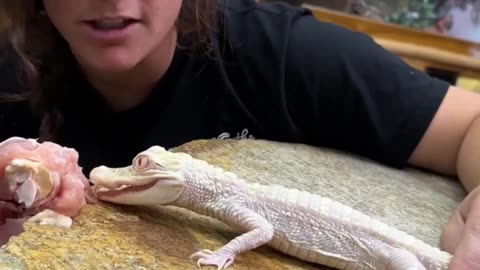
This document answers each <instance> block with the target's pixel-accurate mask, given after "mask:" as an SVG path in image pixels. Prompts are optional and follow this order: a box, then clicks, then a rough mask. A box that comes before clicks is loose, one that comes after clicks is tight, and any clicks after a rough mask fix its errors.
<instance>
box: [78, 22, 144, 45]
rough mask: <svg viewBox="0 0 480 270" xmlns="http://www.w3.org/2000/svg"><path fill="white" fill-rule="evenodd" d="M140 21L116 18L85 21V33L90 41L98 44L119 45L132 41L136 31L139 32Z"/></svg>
mask: <svg viewBox="0 0 480 270" xmlns="http://www.w3.org/2000/svg"><path fill="white" fill-rule="evenodd" d="M140 22H141V21H140V20H138V19H132V18H126V17H115V18H99V19H91V20H85V21H83V25H84V26H86V27H83V29H84V30H85V33H86V34H87V36H88V37H89V38H90V39H93V40H94V41H95V42H96V43H97V42H99V43H98V44H102V46H103V45H107V46H111V45H115V46H116V45H118V44H122V43H124V42H125V41H126V40H128V39H130V38H131V37H132V35H133V34H134V33H135V31H137V30H138V26H139V25H140Z"/></svg>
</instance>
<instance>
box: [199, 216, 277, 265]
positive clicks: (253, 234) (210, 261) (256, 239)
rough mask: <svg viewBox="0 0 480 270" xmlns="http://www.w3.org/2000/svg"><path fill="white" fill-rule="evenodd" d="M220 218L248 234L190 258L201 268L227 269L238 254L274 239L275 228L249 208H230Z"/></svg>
mask: <svg viewBox="0 0 480 270" xmlns="http://www.w3.org/2000/svg"><path fill="white" fill-rule="evenodd" d="M218 218H219V219H220V220H222V221H223V222H225V223H227V224H229V225H231V226H234V227H239V228H241V229H242V230H243V231H246V232H245V233H243V234H241V235H240V236H238V237H236V238H234V239H233V240H231V241H230V242H229V243H228V244H226V245H224V246H223V247H221V248H220V249H218V250H216V251H211V250H208V249H204V250H201V251H198V252H196V253H194V254H192V255H191V256H190V258H191V259H195V260H197V265H198V266H199V267H200V266H202V265H214V266H217V269H225V268H227V267H229V266H230V265H231V264H232V263H233V261H234V260H235V257H236V256H237V255H238V254H240V253H242V252H245V251H248V250H252V249H255V248H257V247H259V246H262V245H264V244H266V243H268V242H269V241H270V240H271V239H272V238H273V234H274V231H273V226H272V225H271V224H270V223H269V222H268V221H267V220H266V219H264V218H263V217H261V216H260V215H258V214H257V213H255V212H253V211H251V210H249V209H247V208H243V207H239V208H233V207H232V208H229V209H227V211H222V213H221V214H219V217H218Z"/></svg>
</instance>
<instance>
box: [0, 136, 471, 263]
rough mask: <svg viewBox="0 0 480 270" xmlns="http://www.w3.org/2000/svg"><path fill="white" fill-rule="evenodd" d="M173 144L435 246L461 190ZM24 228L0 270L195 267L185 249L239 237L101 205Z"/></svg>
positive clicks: (411, 173) (357, 166)
mask: <svg viewBox="0 0 480 270" xmlns="http://www.w3.org/2000/svg"><path fill="white" fill-rule="evenodd" d="M175 150H176V151H185V152H188V153H190V154H192V155H193V156H194V157H197V158H201V159H205V160H207V161H208V162H210V163H212V164H215V165H217V166H221V167H223V168H225V169H227V170H231V171H233V172H235V173H237V174H238V175H240V176H242V177H244V178H245V179H246V180H247V181H251V182H254V181H257V182H261V183H279V184H283V185H285V186H289V187H296V188H300V189H303V190H307V191H311V192H315V193H318V194H320V195H325V196H329V197H331V198H332V199H336V200H338V201H341V202H343V203H346V204H349V205H351V206H353V207H355V208H357V209H359V210H362V211H364V212H365V213H367V214H370V215H372V216H374V217H376V218H378V219H380V220H382V221H385V222H387V223H388V224H391V225H394V226H396V227H398V228H399V229H402V230H404V231H406V232H408V233H410V234H412V235H414V236H416V237H418V238H420V239H422V240H424V241H426V242H427V243H429V244H431V245H437V243H438V239H439V235H440V232H441V229H442V227H443V225H444V224H445V222H446V221H447V219H448V218H449V216H450V213H451V212H452V211H453V210H454V208H455V207H456V206H457V204H458V203H459V202H460V201H461V200H462V199H463V197H464V196H465V193H464V191H463V189H462V188H461V186H460V185H459V184H458V182H456V181H455V180H454V179H449V178H444V177H440V176H435V175H431V174H428V173H425V172H421V171H417V170H413V169H407V170H404V171H399V170H395V169H392V168H388V167H385V166H381V165H379V164H376V163H372V162H370V161H368V160H364V159H360V158H358V157H352V156H349V155H345V154H342V153H338V152H335V151H332V150H327V149H318V148H313V147H308V146H303V145H295V144H284V143H275V142H265V141H253V140H242V141H194V142H191V143H189V144H185V145H183V146H181V147H179V148H177V149H175ZM25 226H26V228H25V229H26V231H25V232H24V233H22V234H21V235H20V236H17V237H14V238H12V239H11V240H10V242H9V243H8V244H7V245H6V246H5V247H4V248H3V249H0V269H19V270H21V269H29V270H30V269H32V270H33V269H173V270H176V269H182V270H183V269H198V268H196V265H195V262H194V261H192V260H189V259H188V256H189V255H190V254H192V253H193V252H195V251H197V250H199V249H203V248H209V249H216V248H219V247H220V246H222V245H223V244H225V243H226V242H227V241H229V240H230V239H232V238H233V237H235V236H236V235H237V233H235V231H233V230H232V229H230V228H229V227H228V226H226V225H224V224H223V223H221V222H218V221H216V220H213V219H210V218H208V217H203V216H199V215H197V214H194V213H191V212H188V211H186V210H182V209H176V208H173V207H126V206H118V205H109V204H104V203H100V204H98V205H87V206H86V207H85V208H84V209H83V210H82V212H81V214H80V215H79V216H77V217H76V218H75V221H74V225H73V227H72V228H71V229H63V228H53V227H48V226H37V225H34V224H30V223H26V224H25ZM203 269H214V268H213V267H204V268H203ZM231 269H266V270H269V269H292V270H296V269H327V268H324V267H320V266H314V265H311V264H307V263H303V262H301V261H298V260H296V259H293V258H290V257H288V256H285V255H282V254H281V253H278V252H276V251H274V250H272V249H270V248H269V247H261V248H258V249H256V250H253V251H250V252H246V253H244V254H242V255H241V256H239V257H238V258H237V259H236V261H235V264H234V266H233V267H231Z"/></svg>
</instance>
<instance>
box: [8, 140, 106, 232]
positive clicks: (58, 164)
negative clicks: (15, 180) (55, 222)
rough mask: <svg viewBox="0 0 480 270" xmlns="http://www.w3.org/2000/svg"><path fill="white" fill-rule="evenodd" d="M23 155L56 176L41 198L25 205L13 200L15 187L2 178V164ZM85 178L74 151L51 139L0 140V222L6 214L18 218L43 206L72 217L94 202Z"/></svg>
mask: <svg viewBox="0 0 480 270" xmlns="http://www.w3.org/2000/svg"><path fill="white" fill-rule="evenodd" d="M18 158H23V159H29V160H34V161H38V162H41V163H42V164H43V166H45V167H46V168H47V169H48V170H49V171H50V172H53V173H56V174H57V175H58V179H56V181H55V183H54V188H53V191H52V192H51V193H50V194H49V196H47V197H46V198H44V199H42V200H38V201H35V202H34V204H33V205H32V206H31V207H30V208H28V209H25V208H24V206H23V205H22V204H18V203H16V202H15V191H12V190H10V188H9V186H8V183H7V181H6V180H5V168H6V167H7V166H8V165H9V164H10V163H11V162H12V160H14V159H18ZM96 201H97V199H96V198H95V196H94V194H93V192H92V191H91V189H90V184H89V182H88V179H87V178H86V176H85V175H84V174H83V172H82V168H81V167H80V166H79V165H78V153H77V151H76V150H74V149H72V148H67V147H62V146H60V145H58V144H55V143H52V142H44V143H38V142H37V141H36V140H33V139H24V138H19V137H13V138H10V139H8V140H5V141H3V142H2V143H0V224H3V223H5V221H6V219H7V218H22V217H25V216H28V215H33V214H36V213H38V212H40V211H41V210H44V209H47V208H48V209H51V210H53V211H55V212H58V213H60V214H63V215H66V216H70V217H73V216H75V215H77V214H78V213H79V211H80V209H81V208H82V207H83V206H84V205H85V204H87V203H95V202H96Z"/></svg>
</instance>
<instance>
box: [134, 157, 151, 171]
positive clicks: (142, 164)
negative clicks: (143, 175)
mask: <svg viewBox="0 0 480 270" xmlns="http://www.w3.org/2000/svg"><path fill="white" fill-rule="evenodd" d="M149 165H150V159H149V158H148V156H146V155H139V156H137V157H136V158H135V160H134V161H133V166H134V167H135V169H137V170H145V169H148V167H149Z"/></svg>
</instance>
